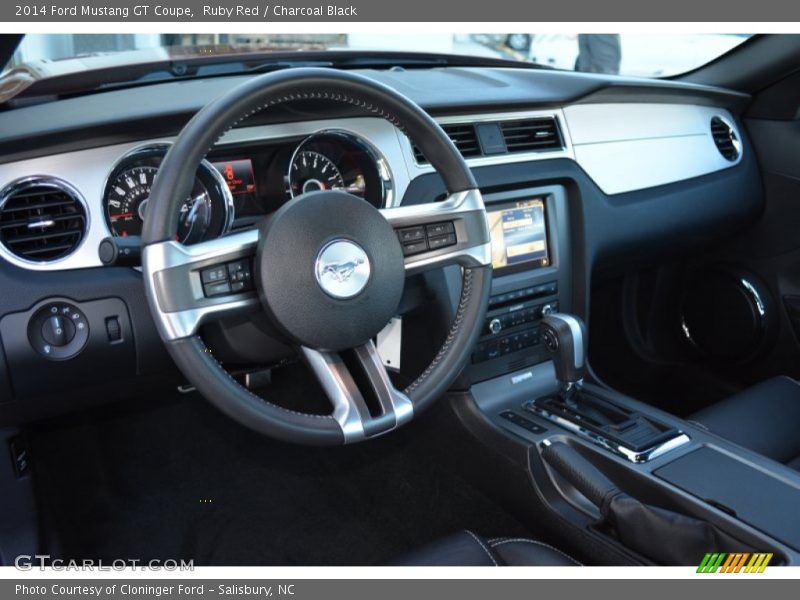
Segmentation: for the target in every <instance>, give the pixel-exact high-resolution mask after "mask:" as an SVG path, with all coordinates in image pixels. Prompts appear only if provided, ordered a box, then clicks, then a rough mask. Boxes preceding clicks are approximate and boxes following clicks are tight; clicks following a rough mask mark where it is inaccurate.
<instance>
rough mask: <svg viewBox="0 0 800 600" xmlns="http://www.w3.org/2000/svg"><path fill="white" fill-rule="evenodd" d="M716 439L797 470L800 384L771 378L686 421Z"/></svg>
mask: <svg viewBox="0 0 800 600" xmlns="http://www.w3.org/2000/svg"><path fill="white" fill-rule="evenodd" d="M689 420H690V421H693V422H695V423H697V424H699V425H701V426H702V427H704V428H705V429H708V430H709V431H711V432H712V433H715V434H717V435H718V436H720V437H723V438H726V439H728V440H730V441H732V442H735V443H737V444H739V445H740V446H744V447H745V448H749V449H750V450H753V451H754V452H758V453H759V454H763V455H764V456H767V457H769V458H771V459H773V460H776V461H778V462H781V463H784V464H786V465H788V466H790V467H792V468H793V469H798V470H800V435H797V429H798V427H800V383H798V382H797V381H795V380H794V379H791V378H789V377H774V378H772V379H767V380H766V381H762V382H761V383H759V384H757V385H754V386H752V387H749V388H747V389H746V390H744V391H742V392H739V393H738V394H734V395H733V396H731V397H730V398H728V399H726V400H723V401H722V402H719V403H717V404H714V405H713V406H710V407H708V408H706V409H703V410H701V411H699V412H697V413H695V414H694V415H692V416H691V417H690V418H689Z"/></svg>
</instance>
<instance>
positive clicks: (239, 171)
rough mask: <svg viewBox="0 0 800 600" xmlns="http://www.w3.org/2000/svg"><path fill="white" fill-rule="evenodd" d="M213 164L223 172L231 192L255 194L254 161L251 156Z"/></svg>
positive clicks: (235, 193)
mask: <svg viewBox="0 0 800 600" xmlns="http://www.w3.org/2000/svg"><path fill="white" fill-rule="evenodd" d="M212 164H213V165H214V167H215V168H216V169H217V171H219V172H220V173H221V174H222V177H223V178H224V179H225V181H226V182H227V184H228V187H229V188H230V190H231V194H233V195H234V196H236V195H237V194H254V193H255V192H256V178H255V176H254V175H253V161H251V160H250V159H249V158H242V159H239V160H226V161H223V162H215V163H212Z"/></svg>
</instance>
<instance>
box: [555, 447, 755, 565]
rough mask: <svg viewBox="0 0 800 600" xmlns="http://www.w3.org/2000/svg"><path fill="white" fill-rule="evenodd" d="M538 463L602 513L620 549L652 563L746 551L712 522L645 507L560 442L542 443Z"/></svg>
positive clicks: (695, 561) (691, 561)
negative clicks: (542, 461)
mask: <svg viewBox="0 0 800 600" xmlns="http://www.w3.org/2000/svg"><path fill="white" fill-rule="evenodd" d="M542 459H543V460H544V461H545V462H546V463H547V464H548V465H550V467H552V468H553V470H554V471H556V472H557V473H558V474H559V475H561V476H562V477H563V478H564V479H566V480H567V481H568V482H569V483H570V484H571V485H572V486H573V487H575V489H577V490H578V491H579V492H580V493H581V494H583V495H584V496H585V497H586V498H587V499H588V500H589V501H590V502H591V503H592V504H594V505H595V506H596V507H597V508H598V509H599V510H600V514H601V515H602V520H603V522H605V523H606V524H607V525H609V526H610V527H612V528H613V530H614V532H615V536H616V538H617V539H618V540H619V541H620V542H622V544H624V545H625V546H626V547H628V548H630V549H631V550H633V551H634V552H637V553H638V554H640V555H641V556H644V557H646V558H648V559H650V560H652V561H653V562H655V563H656V564H661V565H694V566H696V565H699V564H700V561H701V560H702V558H703V556H704V555H705V553H707V552H742V551H748V547H747V545H746V544H743V543H742V542H741V541H739V540H737V539H736V538H734V537H732V536H730V535H729V534H727V533H725V532H724V531H722V530H721V529H719V528H718V527H716V526H714V525H712V524H711V523H708V522H706V521H701V520H699V519H695V518H693V517H688V516H686V515H682V514H679V513H676V512H673V511H671V510H667V509H664V508H660V507H658V506H651V505H649V504H645V503H643V502H640V501H639V500H637V499H636V498H634V497H633V496H631V495H629V494H627V493H625V492H623V491H622V490H620V489H619V488H618V487H617V486H616V485H615V484H614V483H613V482H612V481H611V480H610V479H609V478H608V477H606V476H605V475H604V474H603V473H602V472H601V471H600V470H599V469H598V468H597V467H595V466H594V465H593V464H592V463H591V462H589V461H588V460H587V459H586V458H584V457H583V456H582V455H581V454H580V453H579V452H578V451H577V450H575V449H574V448H572V447H571V446H568V445H567V444H565V443H563V442H552V443H551V442H549V441H548V440H545V443H544V448H543V449H542ZM654 540H655V541H656V543H654ZM750 550H752V549H750Z"/></svg>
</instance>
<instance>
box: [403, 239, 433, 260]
mask: <svg viewBox="0 0 800 600" xmlns="http://www.w3.org/2000/svg"><path fill="white" fill-rule="evenodd" d="M427 249H428V242H426V241H425V240H424V239H422V240H418V241H416V242H408V243H405V244H403V256H411V255H412V254H419V253H420V252H425V251H426V250H427Z"/></svg>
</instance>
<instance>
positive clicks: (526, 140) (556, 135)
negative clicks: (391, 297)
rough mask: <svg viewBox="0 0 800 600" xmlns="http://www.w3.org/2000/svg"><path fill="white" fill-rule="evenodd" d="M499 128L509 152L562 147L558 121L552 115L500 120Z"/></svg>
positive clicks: (558, 148)
mask: <svg viewBox="0 0 800 600" xmlns="http://www.w3.org/2000/svg"><path fill="white" fill-rule="evenodd" d="M500 129H502V131H503V137H504V138H505V140H506V148H507V149H508V152H509V154H513V153H514V152H535V151H542V150H560V149H561V148H563V147H564V143H563V142H562V140H561V132H560V131H559V130H558V123H556V120H555V119H553V118H552V117H547V118H541V119H523V120H519V121H501V122H500Z"/></svg>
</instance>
